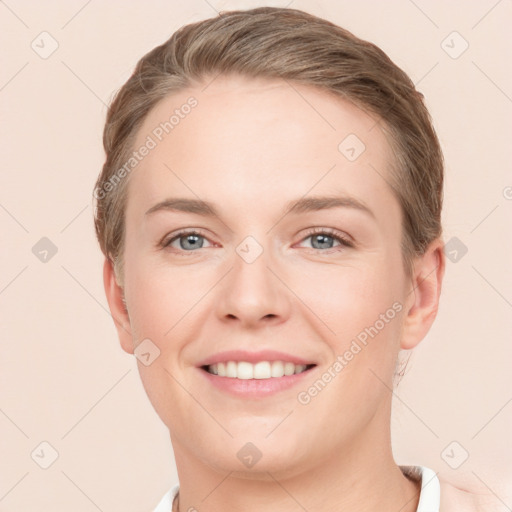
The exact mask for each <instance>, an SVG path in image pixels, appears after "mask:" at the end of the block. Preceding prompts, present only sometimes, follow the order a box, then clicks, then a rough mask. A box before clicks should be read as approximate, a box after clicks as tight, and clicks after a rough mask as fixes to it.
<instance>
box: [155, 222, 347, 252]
mask: <svg viewBox="0 0 512 512" xmlns="http://www.w3.org/2000/svg"><path fill="white" fill-rule="evenodd" d="M319 234H322V235H328V236H329V237H331V238H333V239H334V240H336V241H338V242H340V245H339V246H337V247H332V248H330V249H315V248H314V247H313V248H311V249H312V250H313V251H315V252H321V253H326V254H330V253H332V252H337V251H339V250H340V247H343V248H347V247H354V243H353V242H352V241H351V240H350V239H349V238H348V237H346V236H344V235H342V234H341V233H340V232H339V231H336V230H335V229H332V228H312V229H310V230H309V231H307V232H306V234H305V236H304V237H303V238H302V239H301V242H303V241H304V240H306V239H308V238H310V237H312V236H314V235H319ZM188 235H197V236H200V237H203V238H206V239H208V238H207V236H206V234H205V233H203V232H202V231H201V230H199V229H184V230H182V231H179V232H178V233H176V234H174V235H173V236H172V238H169V239H167V240H165V239H164V240H163V241H162V242H161V243H160V246H161V247H162V248H163V249H166V248H168V247H169V246H170V245H171V243H172V242H174V241H175V240H178V239H179V238H182V237H184V236H188ZM173 252H174V253H175V254H177V255H179V256H189V255H191V254H193V253H194V252H197V251H194V250H191V251H184V250H182V249H174V250H173Z"/></svg>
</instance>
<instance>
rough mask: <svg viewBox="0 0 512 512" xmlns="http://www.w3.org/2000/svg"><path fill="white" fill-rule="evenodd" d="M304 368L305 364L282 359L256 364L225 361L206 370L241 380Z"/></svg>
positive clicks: (278, 375) (287, 373)
mask: <svg viewBox="0 0 512 512" xmlns="http://www.w3.org/2000/svg"><path fill="white" fill-rule="evenodd" d="M305 370H306V365H305V364H294V363H290V362H284V361H260V362H259V363H256V364H252V363H248V362H246V361H238V362H237V361H226V362H224V363H217V364H211V365H209V366H208V372H209V373H212V374H213V375H218V376H219V377H228V378H231V379H242V380H247V379H270V378H272V377H283V375H294V374H296V373H302V372H303V371H305Z"/></svg>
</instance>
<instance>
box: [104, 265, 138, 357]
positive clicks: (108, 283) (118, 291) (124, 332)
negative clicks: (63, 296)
mask: <svg viewBox="0 0 512 512" xmlns="http://www.w3.org/2000/svg"><path fill="white" fill-rule="evenodd" d="M103 285H104V286H105V295H106V296H107V301H108V306H109V308H110V314H111V315H112V319H113V320H114V324H115V326H116V329H117V335H118V336H119V341H120V343H121V347H122V348H123V350H124V351H125V352H128V354H133V350H134V347H133V338H132V330H131V325H130V317H129V316H128V310H127V309H126V306H125V304H124V302H123V298H124V292H123V289H122V288H121V286H119V284H118V283H117V280H116V276H115V272H114V267H113V265H112V262H111V261H110V260H109V259H108V258H105V263H104V264H103Z"/></svg>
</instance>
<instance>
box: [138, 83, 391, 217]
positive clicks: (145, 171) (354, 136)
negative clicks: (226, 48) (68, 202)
mask: <svg viewBox="0 0 512 512" xmlns="http://www.w3.org/2000/svg"><path fill="white" fill-rule="evenodd" d="M149 140H151V146H153V147H152V149H151V150H150V151H149V152H148V154H147V155H146V156H145V157H144V158H143V160H141V162H140V164H139V165H138V167H137V169H136V172H133V173H132V175H131V177H130V180H131V182H132V183H130V189H131V190H132V192H129V197H130V194H131V195H132V196H133V195H134V194H135V195H136V200H137V203H144V205H147V206H148V207H150V206H151V205H152V203H155V202H157V201H158V200H162V199H163V198H164V197H163V196H164V195H166V194H168V195H174V196H189V197H194V196H196V198H197V197H200V198H201V199H204V200H210V201H212V202H215V203H220V206H221V207H222V204H226V205H227V204H230V205H233V206H235V207H237V208H244V209H248V208H250V207H251V205H253V206H254V207H255V206H256V204H257V205H258V206H259V207H260V209H261V207H262V206H265V207H267V208H269V209H270V210H272V207H273V205H272V204H271V203H277V202H279V203H280V204H282V203H284V202H286V198H285V197H284V196H285V195H286V196H289V197H288V199H293V198H296V197H301V196H304V195H305V194H308V191H311V193H313V192H314V193H322V194H325V193H334V192H343V193H350V194H352V195H356V196H359V198H360V199H361V200H362V201H364V202H372V203H374V204H375V206H376V207H378V206H379V204H378V203H380V202H382V203H383V202H385V201H386V200H387V201H389V200H390V195H391V190H390V189H389V186H388V184H387V183H388V182H389V179H388V178H387V176H388V173H389V170H388V167H389V165H388V164H389V162H390V159H391V155H392V154H391V150H390V147H389V144H388V141H387V138H386V136H385V135H384V133H383V132H382V130H381V125H380V124H378V123H377V119H376V118H375V117H374V116H372V115H369V114H368V113H365V112H363V111H362V110H361V109H360V108H358V107H356V106H355V105H354V104H352V103H351V102H349V101H347V100H346V99H342V98H338V97H334V95H332V94H328V93H327V92H326V91H323V90H321V89H319V88H316V87H313V86H309V85H303V84H296V83H293V84H292V83H290V82H287V81H284V80H267V79H253V78H245V77H240V76H237V75H234V76H221V77H217V78H213V79H211V81H210V82H208V81H205V83H203V84H201V85H200V86H196V87H193V88H189V89H186V90H182V91H180V92H178V93H175V94H172V95H169V96H167V97H166V98H164V99H163V100H162V101H160V102H159V103H158V104H157V105H156V107H154V108H153V109H152V110H151V111H150V112H149V114H148V115H147V117H146V118H145V120H144V122H143V125H142V126H141V128H140V129H139V132H138V134H137V137H136V142H135V145H134V146H135V149H136V148H139V147H141V146H142V145H144V144H145V141H146V142H147V141H149ZM386 189H387V190H386ZM135 191H136V192H135ZM267 200H268V202H267ZM132 202H133V201H132ZM129 203H130V199H129ZM382 206H385V205H384V204H383V205H382Z"/></svg>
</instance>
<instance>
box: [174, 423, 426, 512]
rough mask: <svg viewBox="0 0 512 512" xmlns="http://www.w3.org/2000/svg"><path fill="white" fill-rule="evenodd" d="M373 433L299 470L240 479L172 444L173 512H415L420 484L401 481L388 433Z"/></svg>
mask: <svg viewBox="0 0 512 512" xmlns="http://www.w3.org/2000/svg"><path fill="white" fill-rule="evenodd" d="M380 426H381V425H380ZM368 428H369V429H371V428H372V427H371V426H368ZM373 430H375V432H372V433H370V432H364V433H362V434H361V435H360V436H358V438H357V439H354V440H353V441H352V442H350V443H346V444H348V445H350V448H346V447H340V448H339V449H333V450H330V453H329V454H328V455H327V456H324V457H322V458H319V459H315V460H314V461H313V459H311V464H310V465H309V466H307V467H303V468H302V469H301V470H299V471H293V470H292V469H290V468H288V469H277V470H274V469H272V470H270V469H268V468H267V470H265V468H262V469H260V471H255V470H256V469H257V466H255V467H254V468H253V469H252V470H251V471H250V473H245V474H244V473H240V472H237V471H235V470H232V471H230V470H225V471H222V470H219V469H215V468H212V467H211V466H209V465H206V464H205V463H204V462H203V461H201V460H199V459H197V457H196V456H195V455H194V454H193V453H190V452H189V451H188V450H187V449H186V448H185V447H184V446H183V445H182V444H180V443H177V442H175V441H174V442H173V447H174V453H175V457H176V465H177V468H178V476H179V481H180V492H179V510H180V512H185V511H189V510H191V511H193V510H201V511H203V510H204V511H206V510H208V511H212V512H216V511H223V512H237V511H240V510H243V511H244V512H256V511H258V512H266V511H269V512H270V511H274V510H279V511H280V512H296V511H297V510H299V509H301V508H302V509H303V510H315V511H318V512H343V511H347V512H348V511H350V512H376V511H379V512H381V511H382V510H400V512H415V511H416V509H417V506H418V501H419V493H420V489H421V485H420V484H419V483H417V482H413V481H411V480H409V479H408V478H407V477H405V476H404V475H403V473H402V472H401V470H400V468H399V467H398V466H397V465H396V463H395V462H394V460H393V456H392V453H391V442H390V432H389V429H388V432H383V430H385V429H380V430H379V429H377V428H374V429H373ZM368 439H373V440H374V442H373V443H372V442H369V441H368ZM383 447H386V448H385V449H383Z"/></svg>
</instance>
